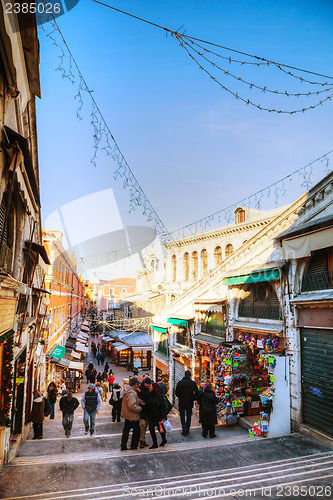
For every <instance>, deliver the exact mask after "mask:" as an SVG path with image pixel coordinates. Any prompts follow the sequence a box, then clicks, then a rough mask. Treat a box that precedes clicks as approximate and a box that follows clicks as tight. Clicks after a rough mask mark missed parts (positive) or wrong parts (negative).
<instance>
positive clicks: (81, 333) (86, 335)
mask: <svg viewBox="0 0 333 500" xmlns="http://www.w3.org/2000/svg"><path fill="white" fill-rule="evenodd" d="M79 335H80V336H81V337H84V338H85V339H89V333H86V332H84V331H82V330H80V331H79Z"/></svg>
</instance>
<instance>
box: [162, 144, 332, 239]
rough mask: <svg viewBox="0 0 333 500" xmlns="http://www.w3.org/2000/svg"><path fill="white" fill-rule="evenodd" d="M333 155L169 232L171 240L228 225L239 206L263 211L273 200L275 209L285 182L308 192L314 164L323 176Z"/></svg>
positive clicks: (282, 195) (314, 161)
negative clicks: (267, 201)
mask: <svg viewBox="0 0 333 500" xmlns="http://www.w3.org/2000/svg"><path fill="white" fill-rule="evenodd" d="M332 153H333V149H332V150H330V151H328V152H327V153H325V154H323V155H322V156H320V157H319V158H316V159H315V160H313V161H311V162H310V163H308V164H307V165H305V166H303V167H301V168H299V169H297V170H295V171H294V172H292V173H290V174H289V175H286V176H285V177H283V178H282V179H279V180H278V181H276V182H274V183H272V184H270V185H269V186H266V187H265V188H263V189H261V190H259V191H257V192H256V193H254V194H252V195H250V196H248V197H247V198H243V199H242V200H239V201H237V202H235V203H233V204H232V205H229V206H228V207H226V208H223V209H221V210H219V211H217V212H214V213H213V214H211V215H208V216H206V217H203V218H202V219H199V220H197V221H195V222H192V223H191V224H188V225H186V226H184V227H181V228H179V229H176V230H175V231H172V232H171V236H172V239H173V240H179V239H184V238H187V237H191V236H196V235H197V234H202V233H204V232H206V231H209V230H212V229H213V225H217V224H219V225H220V226H221V225H222V224H230V223H231V222H232V220H233V212H234V210H235V209H236V208H237V207H239V206H245V207H251V206H253V207H254V208H255V209H256V210H262V209H263V201H264V199H265V198H266V199H272V198H274V205H275V207H276V208H277V207H278V205H279V204H280V202H281V199H283V197H284V196H285V194H286V188H287V186H286V181H293V180H295V181H296V180H299V179H300V186H301V187H302V188H304V189H305V190H309V189H310V188H311V186H313V184H314V170H313V167H314V165H315V164H317V165H318V166H322V167H323V171H324V173H325V174H328V173H330V172H331V170H332V169H331V167H330V158H329V156H330V155H331V154H332Z"/></svg>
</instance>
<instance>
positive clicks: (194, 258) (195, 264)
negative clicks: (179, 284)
mask: <svg viewBox="0 0 333 500" xmlns="http://www.w3.org/2000/svg"><path fill="white" fill-rule="evenodd" d="M192 273H193V279H194V280H196V279H198V252H193V253H192Z"/></svg>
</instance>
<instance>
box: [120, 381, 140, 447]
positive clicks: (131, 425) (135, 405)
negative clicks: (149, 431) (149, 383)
mask: <svg viewBox="0 0 333 500" xmlns="http://www.w3.org/2000/svg"><path fill="white" fill-rule="evenodd" d="M139 385H140V383H139V381H138V379H137V378H131V380H130V381H129V385H128V386H127V388H126V390H125V391H124V395H123V401H122V405H121V416H122V417H123V418H124V419H125V423H124V428H123V434H122V438H121V447H120V449H121V450H127V449H128V448H127V441H128V436H129V433H130V430H131V429H133V435H132V440H131V450H136V449H137V448H138V444H139V439H140V424H139V419H140V415H139V414H140V411H141V410H142V408H141V406H140V405H139V397H138V389H139Z"/></svg>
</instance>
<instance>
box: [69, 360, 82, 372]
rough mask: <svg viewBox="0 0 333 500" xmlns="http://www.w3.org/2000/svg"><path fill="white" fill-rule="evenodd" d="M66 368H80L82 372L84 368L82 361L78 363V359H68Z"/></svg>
mask: <svg viewBox="0 0 333 500" xmlns="http://www.w3.org/2000/svg"><path fill="white" fill-rule="evenodd" d="M68 368H69V369H70V370H80V371H81V372H83V370H84V363H80V362H79V361H70V362H69V365H68Z"/></svg>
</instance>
